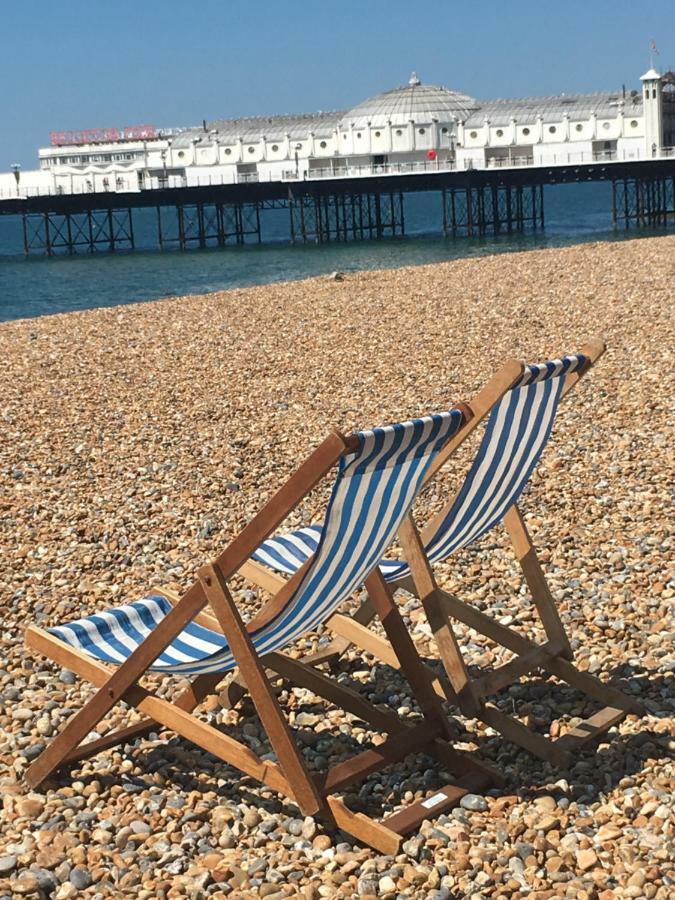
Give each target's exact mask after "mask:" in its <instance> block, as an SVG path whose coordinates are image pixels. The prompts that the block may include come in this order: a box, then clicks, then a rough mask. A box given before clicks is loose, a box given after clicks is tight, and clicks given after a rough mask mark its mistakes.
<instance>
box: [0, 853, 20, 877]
mask: <svg viewBox="0 0 675 900" xmlns="http://www.w3.org/2000/svg"><path fill="white" fill-rule="evenodd" d="M14 869H16V856H0V875H9V873H10V872H13V871H14Z"/></svg>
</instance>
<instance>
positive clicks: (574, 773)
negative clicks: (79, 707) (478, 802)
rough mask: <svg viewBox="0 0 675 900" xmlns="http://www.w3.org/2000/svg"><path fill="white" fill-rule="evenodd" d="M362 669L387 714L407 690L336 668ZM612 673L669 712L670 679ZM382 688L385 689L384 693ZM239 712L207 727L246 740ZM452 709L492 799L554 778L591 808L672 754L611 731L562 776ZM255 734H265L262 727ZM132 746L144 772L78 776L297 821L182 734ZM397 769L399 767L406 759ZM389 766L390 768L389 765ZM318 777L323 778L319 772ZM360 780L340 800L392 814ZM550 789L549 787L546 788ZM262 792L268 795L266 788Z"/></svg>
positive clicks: (652, 735) (663, 746)
mask: <svg viewBox="0 0 675 900" xmlns="http://www.w3.org/2000/svg"><path fill="white" fill-rule="evenodd" d="M427 662H428V663H429V664H430V665H431V667H432V668H433V669H435V670H436V671H438V672H439V674H440V672H441V671H442V667H441V666H440V663H439V661H438V660H427ZM364 669H368V671H369V675H370V678H369V680H368V682H367V683H364V682H363V681H361V680H358V679H356V680H353V679H351V678H350V679H349V681H350V686H353V687H357V688H358V689H359V691H360V692H361V693H362V694H363V696H364V697H365V698H366V699H371V701H375V702H377V701H379V705H383V706H386V708H387V709H388V711H390V712H391V709H392V702H391V700H392V698H395V697H396V696H398V697H399V698H400V697H406V696H409V695H410V694H411V693H412V692H411V690H410V688H409V686H408V684H407V682H406V681H405V679H404V678H403V676H402V675H401V673H400V672H398V671H397V670H396V669H393V668H391V667H389V666H387V665H386V664H383V663H379V662H376V663H375V664H373V665H370V666H368V665H364V660H363V659H360V660H355V661H353V663H350V662H349V661H347V660H345V659H344V658H342V659H341V660H340V661H339V663H338V664H337V665H336V667H335V668H334V670H333V671H334V672H336V673H337V674H338V675H342V676H345V675H346V676H349V674H350V671H363V670H364ZM612 675H613V676H614V677H613V679H612V681H610V682H609V683H610V684H612V685H613V686H616V687H625V682H629V683H632V688H633V689H632V690H631V696H634V697H636V698H637V699H643V698H644V697H646V696H647V695H648V694H649V695H651V696H650V707H651V708H650V714H652V715H656V716H659V715H664V716H665V715H667V714H668V710H667V709H666V706H667V703H666V702H664V703H663V710H662V711H661V710H659V709H657V708H656V707H657V705H658V704H656V703H655V701H654V700H653V697H654V696H655V695H659V696H661V694H662V693H663V695H664V696H665V697H667V696H668V691H669V690H670V689H671V688H672V681H673V679H672V677H670V676H668V675H661V674H660V673H654V672H651V671H649V670H647V669H644V668H642V667H638V666H630V665H629V664H622V665H619V666H617V667H616V669H615V670H613V672H612ZM617 676H620V677H621V679H622V680H621V681H618V680H616V677H617ZM521 684H522V687H523V689H524V690H525V691H526V692H527V691H528V690H529V691H534V693H535V694H539V693H541V692H543V693H541V696H544V695H545V696H547V697H552V698H553V699H554V700H555V701H556V706H557V705H559V704H564V703H566V702H568V701H569V698H570V697H573V698H575V700H577V701H578V698H580V697H583V695H581V694H580V692H579V691H577V690H575V689H574V688H571V687H569V686H568V685H566V684H564V683H561V682H554V681H550V680H547V679H537V678H531V679H529V680H528V681H526V682H523V683H521ZM640 688H644V691H640V693H638V692H637V691H638V690H639V689H640ZM387 691H388V692H389V693H388V694H387ZM328 705H329V704H327V703H326V702H324V701H321V700H320V699H318V700H317V701H316V702H315V701H313V700H312V701H304V702H300V703H297V704H296V705H295V706H294V712H295V714H296V715H297V714H298V713H301V712H302V713H309V714H316V715H324V714H325V711H326V707H327V706H328ZM585 705H587V706H588V712H585V715H588V714H590V713H591V712H592V711H593V709H594V708H595V707H597V704H595V703H594V701H589V702H588V704H585ZM240 708H241V721H240V723H237V724H236V725H215V723H214V722H213V721H212V722H211V724H214V727H216V728H218V730H220V731H222V732H223V733H225V734H227V735H229V736H231V737H233V738H235V739H238V740H242V741H243V742H244V743H246V742H247V738H246V735H245V733H244V732H243V726H244V725H245V724H246V723H248V722H250V721H251V720H252V719H254V718H255V719H257V716H256V714H255V709H254V707H253V704H252V703H251V701H250V699H249V698H244V699H243V700H242V701H241V707H240ZM450 712H451V716H452V721H453V722H454V725H455V730H456V733H457V737H458V738H460V739H461V740H462V741H463V742H464V743H469V744H470V745H471V747H472V748H474V749H472V752H475V753H476V754H477V756H478V757H479V758H480V759H483V760H485V761H486V762H490V763H493V764H494V762H495V759H496V757H499V762H498V763H497V767H498V768H499V769H500V770H501V771H502V774H504V775H505V776H506V779H507V783H506V786H505V787H504V788H502V789H499V790H492V791H490V794H491V795H492V796H500V795H514V794H515V795H517V796H518V797H519V798H520V799H535V798H536V797H537V796H540V795H541V794H542V793H546V794H550V793H551V788H550V784H551V781H553V780H557V779H561V778H565V780H566V781H567V783H568V785H569V794H570V795H571V797H572V798H574V799H575V800H577V801H578V802H584V803H591V802H593V800H594V799H595V798H596V797H598V796H599V795H600V794H601V793H606V792H607V791H608V790H611V789H612V788H613V787H615V786H616V785H617V784H618V783H619V782H620V781H621V779H622V778H625V777H627V776H630V775H632V774H635V773H637V772H639V771H640V770H641V769H642V768H644V766H645V764H646V763H647V762H648V761H650V760H660V759H667V758H669V757H670V756H671V754H670V753H669V751H668V747H667V735H664V734H658V733H656V732H652V731H650V730H648V729H643V730H641V731H639V732H637V733H634V734H625V735H622V734H616V733H612V734H608V735H602V736H601V737H600V738H599V739H598V740H599V741H600V742H601V743H602V746H601V748H600V749H599V750H596V749H594V745H595V744H597V743H598V740H596V741H589V742H588V744H585V745H584V746H583V748H582V749H581V751H580V753H579V755H578V758H577V759H576V761H575V764H574V766H573V767H572V769H571V770H567V771H564V770H562V769H555V768H554V767H552V766H551V765H550V764H549V763H545V762H543V761H541V760H539V759H537V758H536V757H534V756H533V755H531V754H529V753H527V752H526V751H524V750H522V749H521V748H519V747H518V746H516V745H515V744H511V743H509V742H507V741H506V740H505V739H504V738H502V737H501V736H500V735H496V736H495V735H488V734H485V733H482V732H469V731H467V730H466V728H465V723H463V722H462V721H461V718H460V717H459V714H456V713H457V711H456V710H454V709H451V710H450ZM455 714H456V715H455ZM406 715H407V714H406ZM359 721H360V720H354V724H358V723H359ZM411 721H412V719H411ZM363 725H364V727H366V728H368V727H369V726H368V725H367V723H363ZM335 732H336V730H335V729H329V730H326V731H324V732H320V733H319V735H318V740H319V741H321V740H326V741H327V742H332V741H335V740H339V744H340V756H341V757H343V758H348V757H349V756H351V755H356V754H357V753H360V752H362V751H363V750H364V749H365V748H366V745H364V744H361V743H359V742H358V741H357V740H356V739H355V738H354V737H353V736H352V735H350V734H344V733H342V732H339V733H338V735H336V733H335ZM260 733H261V734H264V731H263V730H262V728H261V730H260ZM294 733H295V734H296V736H298V738H299V739H300V743H302V742H303V736H304V737H305V739H306V740H307V741H308V743H309V744H311V743H315V742H316V740H317V733H316V732H313V731H311V730H310V731H308V730H307V729H302V728H300V729H297V728H296V729H294ZM131 748H132V749H131V755H132V757H133V759H134V760H135V762H136V764H137V765H138V766H139V767H140V768H141V769H142V770H143V773H144V774H143V775H134V776H131V775H125V776H123V778H122V779H120V777H119V775H117V774H115V773H111V774H108V773H102V772H100V771H98V772H94V773H91V774H90V775H86V776H83V775H80V776H78V778H79V780H80V781H83V782H84V783H88V782H91V781H94V780H96V781H98V782H99V783H100V784H101V786H102V788H103V789H105V788H109V787H112V786H115V785H116V786H119V785H120V783H122V784H123V786H125V788H126V789H127V790H131V791H132V792H133V791H139V792H140V791H142V790H147V789H148V788H150V787H156V786H157V782H156V780H155V778H154V777H153V776H155V775H156V773H158V772H160V773H161V774H162V777H163V779H165V780H166V782H168V783H173V784H175V785H176V787H177V788H178V789H179V790H180V791H184V792H190V791H195V792H199V793H208V792H215V793H216V794H217V795H219V796H221V797H223V798H224V799H227V800H230V801H231V802H232V803H233V804H237V803H247V804H249V805H251V806H254V807H255V808H256V809H259V810H261V811H264V812H267V813H269V814H270V815H284V816H288V817H289V818H298V817H299V818H302V814H301V813H299V811H298V809H297V807H296V806H295V804H294V803H293V801H291V800H287V799H285V798H283V799H281V798H279V797H277V796H272V797H270V796H263V795H261V793H260V787H259V786H258V782H257V781H256V780H255V779H253V778H249V777H248V776H245V775H242V773H241V772H240V771H239V770H238V769H237V768H235V767H233V766H230V765H228V764H227V763H224V762H223V761H222V760H220V759H219V758H218V757H216V756H215V755H213V754H211V753H208V752H207V751H204V750H202V749H201V748H198V747H195V746H194V745H193V744H191V743H190V742H189V741H187V740H185V739H184V738H182V737H178V736H177V737H174V738H172V739H170V740H168V741H162V743H161V744H160V745H156V744H154V743H153V745H152V746H148V742H147V739H145V738H142V739H137V740H136V741H135V742H133V743H132V744H131ZM269 749H270V748H269V746H266V745H265V744H263V746H262V748H260V747H257V748H256V752H258V753H260V752H263V753H264V752H269ZM407 760H408V761H410V760H411V757H408V758H407ZM414 760H415V762H416V770H417V771H420V770H421V769H420V766H423V767H424V770H425V773H426V772H430V773H435V774H434V777H433V779H432V778H429V779H427V780H425V783H424V785H423V787H424V790H427V789H428V790H429V791H434V790H438V789H440V788H441V787H443V786H445V784H446V783H447V779H445V780H444V779H443V777H442V768H443V767H442V766H441V765H440V764H439V763H438V762H437V761H436V760H434V759H433V758H432V757H430V756H428V755H427V754H424V753H419V754H417V755H416V756H415V757H414ZM590 761H592V767H591V770H590V774H589V765H590ZM204 762H206V763H207V765H208V768H209V769H213V770H215V771H213V772H212V773H211V774H210V775H209V776H208V777H206V778H205V777H204V776H203V774H202V776H201V777H199V776H198V775H197V774H196V773H197V772H200V771H202V773H203V770H204ZM394 765H399V766H403V761H402V762H401V763H399V764H394ZM76 766H77V763H74V764H73V766H72V767H71V768H75V767H76ZM387 768H388V769H391V768H392V767H387ZM382 771H383V770H380V771H379V772H378V773H375V774H373V775H371V776H369V778H370V779H375V780H377V778H378V775H381V773H382ZM66 772H67V770H64V771H63V773H62V777H63V776H64V775H66ZM594 773H601V774H602V776H603V780H602V784H596V783H595V781H593V780H592V778H591V776H592V775H594ZM315 774H320V773H319V772H318V771H316V772H315ZM552 776H553V777H552ZM66 777H67V776H66ZM407 777H408V776H407V774H405V773H404V774H403V775H402V781H403V782H405V780H406V778H407ZM222 779H226V780H227V781H228V782H231V789H230V788H229V786H228V787H225V788H223V786H222V785H221V784H219V783H218V781H219V780H222ZM365 781H367V779H364V781H363V782H360V783H359V784H357V785H355V786H354V787H353V788H351V789H350V788H348V789H347V790H346V791H345V799H346V801H347V802H348V804H349V806H350V808H351V809H352V810H353V811H354V812H364V813H366V814H368V815H375V816H377V817H381V816H382V815H383V814H384V815H386V814H387V813H388V812H390V811H393V808H394V806H393V805H392V804H395V799H393V800H391V801H386V800H385V801H384V802H383V800H382V797H380V798H379V799H378V803H377V805H375V803H374V802H373V800H372V798H369V797H368V796H367V792H363V791H361V788H362V787H363V785H364V782H365ZM547 785H548V787H546V786H547ZM263 790H265V793H267V789H263ZM325 830H326V833H328V834H331V835H332V836H333V837H334V838H336V835H339V834H340V832H338V831H335V830H333V829H331V828H330V827H326V829H325ZM341 839H344V840H347V841H350V842H353V839H350V838H349V837H348V836H345V837H343V838H341Z"/></svg>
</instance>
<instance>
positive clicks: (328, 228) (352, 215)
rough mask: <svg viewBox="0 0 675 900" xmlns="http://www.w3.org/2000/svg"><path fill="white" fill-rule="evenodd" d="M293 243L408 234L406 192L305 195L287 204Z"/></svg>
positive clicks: (354, 239)
mask: <svg viewBox="0 0 675 900" xmlns="http://www.w3.org/2000/svg"><path fill="white" fill-rule="evenodd" d="M288 209H289V215H290V222H289V226H290V236H291V242H292V243H296V242H297V241H302V242H303V243H316V244H323V243H327V242H329V241H341V242H345V241H350V240H352V241H356V240H368V239H381V238H383V237H388V236H391V237H395V236H396V235H403V234H405V216H404V203H403V194H402V193H401V192H400V191H398V192H389V191H387V192H386V193H365V194H360V193H342V194H334V195H333V194H320V195H310V194H306V195H303V196H300V197H297V196H296V197H292V198H290V200H289V203H288Z"/></svg>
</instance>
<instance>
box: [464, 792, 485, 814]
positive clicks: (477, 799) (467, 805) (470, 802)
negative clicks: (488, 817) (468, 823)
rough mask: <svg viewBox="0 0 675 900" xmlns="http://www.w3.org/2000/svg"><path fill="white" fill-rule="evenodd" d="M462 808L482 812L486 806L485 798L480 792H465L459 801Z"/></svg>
mask: <svg viewBox="0 0 675 900" xmlns="http://www.w3.org/2000/svg"><path fill="white" fill-rule="evenodd" d="M459 805H460V806H461V807H462V808H463V809H471V810H473V811H474V812H484V811H485V810H486V809H487V808H488V805H487V800H486V799H485V797H481V796H480V794H465V795H464V796H463V797H462V799H461V800H460V801H459Z"/></svg>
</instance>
